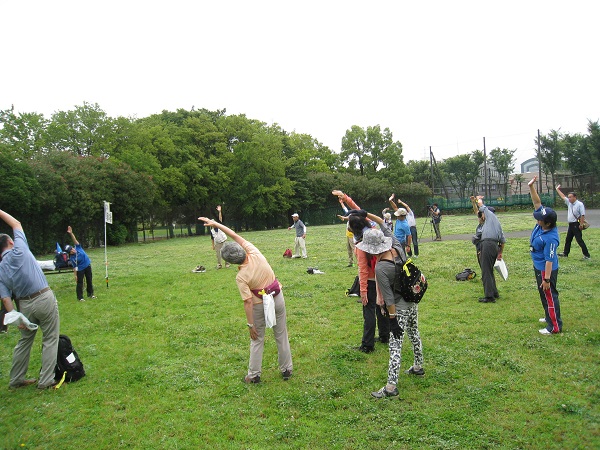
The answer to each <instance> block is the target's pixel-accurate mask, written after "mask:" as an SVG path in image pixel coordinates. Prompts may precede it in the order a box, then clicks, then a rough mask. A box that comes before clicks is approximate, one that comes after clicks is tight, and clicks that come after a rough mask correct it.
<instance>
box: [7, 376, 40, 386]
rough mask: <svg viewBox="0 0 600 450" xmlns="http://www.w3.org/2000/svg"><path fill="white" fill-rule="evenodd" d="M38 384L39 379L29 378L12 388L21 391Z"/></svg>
mask: <svg viewBox="0 0 600 450" xmlns="http://www.w3.org/2000/svg"><path fill="white" fill-rule="evenodd" d="M35 383H37V379H36V378H27V379H25V380H23V381H21V382H20V383H19V384H15V385H14V386H10V388H11V389H19V388H22V387H25V386H31V385H32V384H35Z"/></svg>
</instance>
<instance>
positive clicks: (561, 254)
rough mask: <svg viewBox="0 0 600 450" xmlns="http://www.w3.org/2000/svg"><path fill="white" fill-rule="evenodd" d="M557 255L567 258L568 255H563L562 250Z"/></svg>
mask: <svg viewBox="0 0 600 450" xmlns="http://www.w3.org/2000/svg"><path fill="white" fill-rule="evenodd" d="M558 256H560V257H561V258H568V257H569V255H565V254H564V252H563V253H559V254H558Z"/></svg>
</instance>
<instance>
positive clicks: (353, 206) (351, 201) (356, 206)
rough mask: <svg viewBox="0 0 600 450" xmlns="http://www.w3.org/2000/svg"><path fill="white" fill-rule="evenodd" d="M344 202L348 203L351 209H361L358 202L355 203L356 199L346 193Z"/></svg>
mask: <svg viewBox="0 0 600 450" xmlns="http://www.w3.org/2000/svg"><path fill="white" fill-rule="evenodd" d="M344 203H346V205H348V206H349V207H350V209H360V206H358V205H357V204H356V203H354V200H352V199H351V198H350V197H349V196H348V195H346V194H344Z"/></svg>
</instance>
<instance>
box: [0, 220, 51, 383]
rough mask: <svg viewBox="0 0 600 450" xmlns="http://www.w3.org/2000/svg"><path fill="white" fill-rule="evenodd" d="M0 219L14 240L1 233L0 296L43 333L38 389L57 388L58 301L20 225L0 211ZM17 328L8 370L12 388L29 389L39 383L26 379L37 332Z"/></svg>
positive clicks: (5, 304)
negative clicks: (25, 387)
mask: <svg viewBox="0 0 600 450" xmlns="http://www.w3.org/2000/svg"><path fill="white" fill-rule="evenodd" d="M0 219H2V220H3V221H4V222H5V223H6V224H7V225H8V226H9V227H11V228H12V229H13V235H14V241H13V239H11V238H10V236H8V235H7V234H0V252H1V255H2V256H1V261H0V297H1V298H2V303H3V305H4V307H5V308H6V310H7V311H8V312H11V311H13V310H14V306H13V302H12V299H11V298H12V296H14V297H15V298H16V300H17V302H18V303H17V304H18V305H19V310H20V312H21V313H22V314H23V315H24V316H25V317H27V319H29V321H30V322H32V323H34V324H37V325H39V328H40V329H41V330H42V333H43V337H42V368H41V369H40V379H39V382H38V388H39V389H47V388H53V387H54V386H55V385H56V382H55V381H54V367H55V366H56V354H57V352H58V337H59V335H60V319H59V315H58V302H57V301H56V297H55V296H54V293H53V292H52V290H51V289H50V287H49V286H48V281H47V280H46V277H45V276H44V274H43V273H42V269H40V266H39V264H38V262H37V261H36V259H35V257H34V256H33V254H32V253H31V251H30V250H29V246H28V245H27V238H26V237H25V233H24V232H23V228H22V227H21V222H19V221H18V220H17V219H15V218H14V217H13V216H11V215H10V214H8V213H7V212H4V211H2V210H0ZM19 328H20V329H21V339H19V342H18V343H17V346H16V347H15V349H14V352H13V361H12V368H11V369H10V387H11V388H12V389H16V388H20V387H23V386H29V385H31V384H34V383H35V382H36V381H38V380H36V379H33V378H30V379H26V378H25V376H26V375H27V369H28V368H29V356H30V354H31V347H32V346H33V342H34V340H35V335H36V333H37V329H35V330H30V329H28V328H27V327H26V326H25V325H23V324H21V325H19Z"/></svg>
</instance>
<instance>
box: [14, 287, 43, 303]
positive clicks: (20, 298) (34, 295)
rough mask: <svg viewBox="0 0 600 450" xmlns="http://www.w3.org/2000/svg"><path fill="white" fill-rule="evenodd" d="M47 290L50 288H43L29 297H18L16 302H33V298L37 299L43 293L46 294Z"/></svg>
mask: <svg viewBox="0 0 600 450" xmlns="http://www.w3.org/2000/svg"><path fill="white" fill-rule="evenodd" d="M49 290H50V287H45V288H44V289H41V290H39V291H37V292H34V293H33V294H31V295H26V296H25V297H19V298H18V299H17V300H33V299H34V298H36V297H39V296H40V295H42V294H43V293H44V292H48V291H49Z"/></svg>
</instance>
